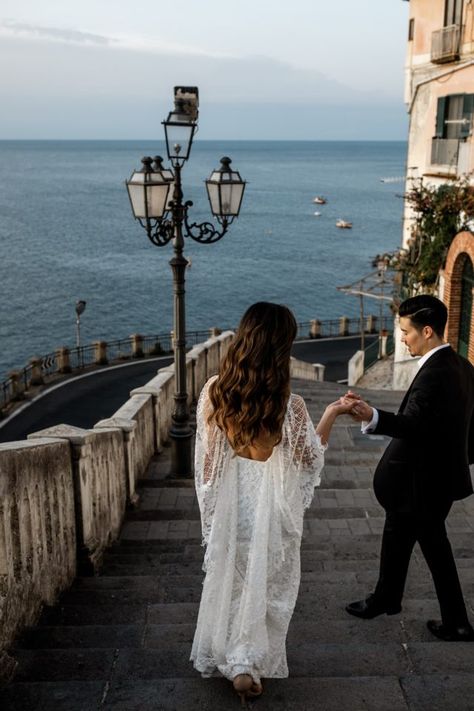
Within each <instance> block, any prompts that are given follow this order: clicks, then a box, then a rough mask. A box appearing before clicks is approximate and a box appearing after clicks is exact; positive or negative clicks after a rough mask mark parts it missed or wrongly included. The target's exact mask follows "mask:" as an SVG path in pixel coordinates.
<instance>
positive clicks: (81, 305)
mask: <svg viewBox="0 0 474 711" xmlns="http://www.w3.org/2000/svg"><path fill="white" fill-rule="evenodd" d="M85 310H86V302H85V301H83V300H82V299H79V300H78V301H76V346H77V348H78V349H79V348H80V347H81V315H82V314H83V313H84V311H85Z"/></svg>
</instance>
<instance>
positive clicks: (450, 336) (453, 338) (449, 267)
mask: <svg viewBox="0 0 474 711" xmlns="http://www.w3.org/2000/svg"><path fill="white" fill-rule="evenodd" d="M466 259H470V260H471V262H472V264H473V265H474V234H473V233H472V232H460V233H459V234H457V235H456V237H455V238H454V239H453V241H452V242H451V246H450V248H449V251H448V256H447V258H446V266H445V269H444V279H445V281H444V298H443V301H444V303H445V304H446V306H447V307H448V311H449V317H448V324H447V327H446V338H447V340H448V341H449V342H450V343H451V345H452V346H453V348H456V346H457V342H458V338H459V321H460V318H461V286H462V272H463V269H464V265H465V263H466ZM468 357H469V360H470V361H471V363H474V317H472V318H471V333H470V338H469V353H468Z"/></svg>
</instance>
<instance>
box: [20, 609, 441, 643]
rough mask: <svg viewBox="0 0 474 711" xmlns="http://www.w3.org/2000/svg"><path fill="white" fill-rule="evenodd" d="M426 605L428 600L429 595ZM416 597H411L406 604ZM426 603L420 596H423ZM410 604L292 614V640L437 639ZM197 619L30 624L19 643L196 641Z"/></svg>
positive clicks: (377, 640)
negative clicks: (357, 612)
mask: <svg viewBox="0 0 474 711" xmlns="http://www.w3.org/2000/svg"><path fill="white" fill-rule="evenodd" d="M423 602H424V604H425V605H427V604H428V603H427V602H426V601H423ZM407 604H408V605H410V604H412V603H410V602H408V603H406V605H407ZM417 604H418V605H420V601H418V602H417ZM406 605H405V609H404V610H403V612H402V613H401V614H400V615H392V616H387V615H383V616H381V617H379V618H377V620H376V621H375V620H374V621H364V620H357V619H356V618H354V617H351V616H350V615H347V614H346V613H345V612H344V611H343V609H342V608H341V617H340V618H339V619H329V620H327V621H326V622H325V624H324V625H322V624H321V623H320V622H316V621H311V620H307V621H304V622H302V621H298V620H292V621H291V623H290V628H289V631H288V637H287V644H288V646H291V645H293V644H299V643H301V642H311V643H318V644H321V643H324V644H346V643H351V642H353V643H358V642H359V641H362V642H364V643H367V644H380V643H385V642H397V643H400V644H403V643H407V642H409V641H412V642H429V643H431V642H433V636H432V635H431V634H430V632H429V631H428V629H427V627H426V624H425V620H424V619H418V618H410V617H409V612H408V611H407V608H406ZM194 632H195V625H194V624H193V623H186V624H148V625H146V627H145V628H144V627H142V626H141V625H138V624H136V625H128V624H127V625H126V624H116V625H81V626H66V625H63V626H46V625H45V626H41V627H30V628H27V629H26V630H25V632H24V633H23V635H22V636H21V638H20V639H19V640H18V641H17V644H16V647H17V648H23V649H63V648H64V649H68V648H81V649H86V648H126V647H132V648H142V647H145V648H146V647H148V648H155V647H162V646H163V645H168V644H171V643H174V642H187V643H188V644H191V643H192V640H193V637H194Z"/></svg>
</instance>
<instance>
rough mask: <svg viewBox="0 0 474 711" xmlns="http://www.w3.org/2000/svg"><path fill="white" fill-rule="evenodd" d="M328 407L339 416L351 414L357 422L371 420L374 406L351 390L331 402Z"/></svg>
mask: <svg viewBox="0 0 474 711" xmlns="http://www.w3.org/2000/svg"><path fill="white" fill-rule="evenodd" d="M327 409H328V410H330V411H331V412H333V414H335V415H336V417H338V416H339V415H351V417H352V418H353V419H354V420H356V421H357V422H362V421H370V420H371V419H372V408H371V407H370V405H368V404H367V403H366V402H364V400H362V399H361V397H360V395H357V394H356V393H353V392H352V391H351V390H348V392H347V393H346V394H345V395H343V396H342V397H340V398H339V400H336V401H335V402H331V403H330V404H329V405H328V406H327Z"/></svg>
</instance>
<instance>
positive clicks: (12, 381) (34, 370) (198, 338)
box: [0, 316, 377, 417]
mask: <svg viewBox="0 0 474 711" xmlns="http://www.w3.org/2000/svg"><path fill="white" fill-rule="evenodd" d="M362 326H363V330H364V332H365V333H376V331H377V317H376V316H367V317H366V318H365V319H364V321H363V323H362ZM231 330H234V329H231ZM216 332H217V333H220V331H219V330H218V329H207V330H201V331H190V332H188V333H187V334H186V344H187V346H189V347H190V348H191V347H192V346H194V345H196V344H197V343H202V342H203V341H206V340H207V339H208V338H210V336H211V335H215V334H216ZM360 332H361V320H360V319H359V318H354V319H351V318H348V317H346V316H341V317H340V318H338V319H326V320H322V321H320V320H318V319H313V320H312V321H303V322H300V323H298V332H297V337H296V338H297V340H306V339H308V338H311V339H313V338H314V339H318V338H337V337H343V336H351V335H358V334H360ZM172 352H173V334H172V332H166V333H158V334H156V335H151V336H141V335H135V336H131V337H128V338H121V339H118V340H114V341H107V342H106V341H97V342H95V343H91V344H87V345H84V346H80V347H75V348H59V349H58V350H56V351H53V352H51V353H48V354H46V355H44V356H42V357H40V358H34V359H32V360H31V361H30V363H29V364H28V365H26V366H25V367H24V368H22V369H21V370H15V371H12V372H11V373H10V374H9V375H8V377H7V378H6V379H5V380H3V382H1V383H0V417H1V416H2V415H4V414H5V412H4V410H5V408H6V407H7V405H9V404H10V403H12V402H15V401H18V400H22V399H24V398H25V394H26V393H27V391H28V390H29V389H30V388H31V387H33V386H35V385H42V384H43V383H44V381H45V380H48V379H50V378H51V377H52V376H54V375H62V374H67V373H74V372H78V371H81V370H84V369H86V368H92V367H97V366H105V365H109V364H111V363H120V362H121V361H127V360H133V359H138V358H151V357H153V356H155V357H156V356H161V355H167V354H171V353H172Z"/></svg>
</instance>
